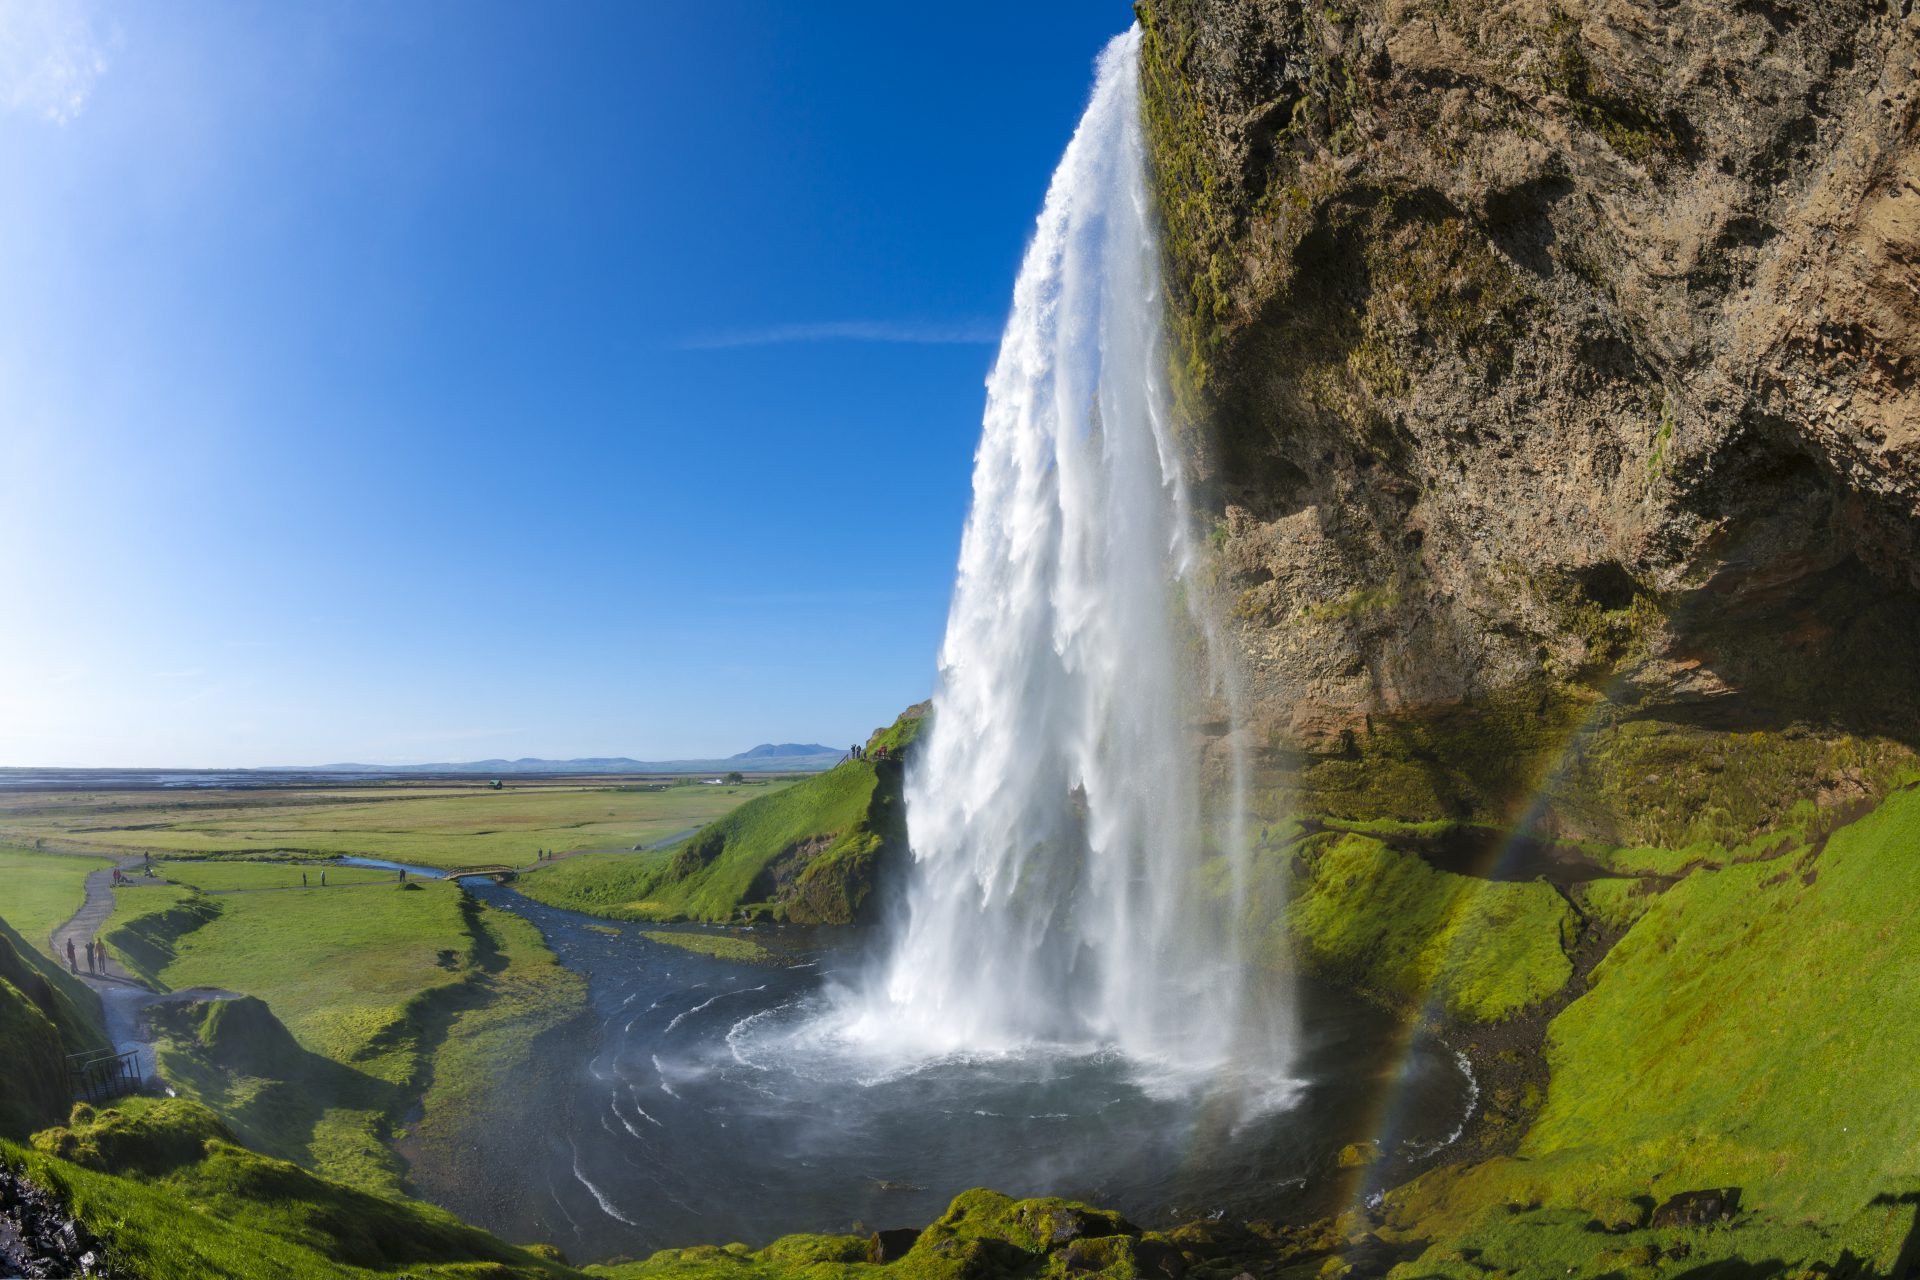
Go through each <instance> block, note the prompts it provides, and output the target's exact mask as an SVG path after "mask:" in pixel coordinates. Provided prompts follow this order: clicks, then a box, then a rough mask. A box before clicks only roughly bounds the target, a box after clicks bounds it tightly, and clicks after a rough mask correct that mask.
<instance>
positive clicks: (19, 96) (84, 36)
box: [0, 0, 110, 125]
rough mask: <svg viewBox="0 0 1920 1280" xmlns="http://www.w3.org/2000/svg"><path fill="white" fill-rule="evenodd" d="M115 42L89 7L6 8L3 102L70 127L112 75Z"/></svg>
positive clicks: (0, 45) (0, 74)
mask: <svg viewBox="0 0 1920 1280" xmlns="http://www.w3.org/2000/svg"><path fill="white" fill-rule="evenodd" d="M109 43H110V41H109V40H107V39H104V38H102V37H101V36H100V35H99V34H98V33H97V32H96V30H95V28H94V23H93V21H92V20H91V17H90V15H89V14H88V13H87V10H86V7H85V6H82V5H80V4H76V3H68V2H66V0H7V3H5V4H4V5H0V104H4V105H5V106H6V108H7V109H8V110H10V111H17V112H23V113H25V114H28V115H35V116H39V117H40V118H41V119H43V120H46V121H48V122H49V123H52V124H62V125H63V124H66V123H68V122H69V121H71V120H73V118H74V117H76V116H78V115H79V114H80V113H81V112H82V111H83V110H85V109H86V105H87V99H89V98H91V97H92V96H93V89H94V86H95V85H96V84H98V83H99V81H100V77H101V76H103V75H105V74H106V73H107V57H106V47H107V45H108V44H109Z"/></svg>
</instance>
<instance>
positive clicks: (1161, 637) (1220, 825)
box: [848, 29, 1291, 1081]
mask: <svg viewBox="0 0 1920 1280" xmlns="http://www.w3.org/2000/svg"><path fill="white" fill-rule="evenodd" d="M1139 44H1140V39H1139V32H1138V30H1137V29H1136V30H1135V31H1132V32H1129V33H1128V34H1126V35H1123V36H1120V37H1118V38H1116V39H1115V40H1114V41H1113V42H1112V43H1111V44H1109V45H1108V47H1107V49H1106V51H1105V52H1104V53H1103V55H1102V56H1101V58H1100V63H1099V72H1098V77H1097V81H1096V84H1095V87H1094V91H1093V97H1092V101H1091V103H1090V104H1089V105H1088V107H1087V111H1086V114H1085V116H1084V117H1083V118H1082V119H1081V121H1080V125H1079V128H1078V129H1077V130H1076V131H1075V133H1074V136H1073V140H1072V142H1071V143H1070V144H1069V145H1068V147H1067V150H1066V154H1065V156H1064V157H1063V158H1062V160H1061V162H1060V166H1059V168H1058V169H1057V170H1056V171H1055V173H1054V176H1053V181H1052V184H1051V185H1050V187H1049V188H1048V191H1047V199H1046V205H1045V208H1044V209H1043V211H1042V213H1041V215H1040V220H1039V225H1038V229H1037V231H1036V233H1035V236H1034V240H1033V243H1032V245H1031V246H1030V247H1029V249H1028V251H1027V255H1026V259H1025V261H1024V263H1023V264H1022V266H1021V270H1020V276H1019V280H1018V282H1017V283H1016V284H1015V286H1014V296H1013V312H1012V316H1011V318H1010V319H1009V321H1008V323H1007V328H1006V332H1005V335H1004V336H1003V338H1002V339H1001V346H1000V355H999V359H998V361H997V362H996V364H995V366H994V369H993V373H992V375H991V376H990V378H989V380H988V383H987V409H986V417H985V425H984V430H983V433H982V437H981V442H980V448H979V452H978V454H977V456H976V459H975V465H974V474H973V508H972V512H971V514H970V515H969V517H968V521H967V528H966V534H965V537H964V540H963V542H962V546H961V553H960V570H959V578H958V582H957V585H956V586H955V589H954V597H953V604H952V611H951V613H950V615H949V617H948V621H947V634H946V640H945V643H944V645H943V646H942V649H941V655H940V685H939V688H938V690H937V691H936V693H935V695H934V708H933V721H932V724H931V727H930V728H929V729H928V731H927V734H926V737H925V738H924V739H923V741H922V742H921V743H920V744H919V746H918V754H917V756H916V758H915V760H914V762H913V764H912V766H911V771H910V774H909V777H908V780H907V793H906V794H907V821H908V829H909V833H910V836H911V840H912V845H913V849H914V853H915V867H914V878H913V882H912V885H911V887H910V889H909V892H908V912H907V917H906V920H905V923H904V925H903V927H902V928H901V931H900V933H899V936H898V937H897V938H896V939H895V940H894V946H893V948H892V951H891V954H890V956H889V957H888V959H887V961H886V962H885V964H884V965H883V966H881V968H880V969H879V970H877V971H876V972H875V973H874V974H873V975H871V977H870V979H869V981H868V982H867V983H866V985H865V988H864V989H863V990H860V991H857V992H854V993H852V998H851V1008H850V1009H849V1010H848V1012H850V1013H851V1014H852V1030H853V1031H854V1033H855V1034H856V1035H857V1036H859V1037H861V1038H863V1039H867V1040H869V1041H871V1042H879V1043H884V1044H886V1045H888V1046H890V1047H892V1048H895V1049H898V1050H903V1051H906V1052H908V1053H911V1054H914V1055H918V1056H940V1055H945V1054H953V1053H969V1054H974V1053H990V1054H993V1053H1016V1052H1022V1051H1025V1050H1028V1049H1031V1048H1033V1047H1036V1046H1059V1047H1069V1048H1076V1049H1087V1048H1104V1047H1113V1048H1117V1049H1119V1050H1120V1051H1122V1052H1124V1053H1125V1054H1127V1055H1128V1056H1129V1057H1130V1058H1133V1059H1134V1060H1136V1061H1137V1062H1139V1063H1142V1064H1144V1065H1150V1066H1152V1067H1154V1068H1158V1069H1162V1070H1166V1071H1170V1072H1171V1073H1173V1074H1174V1075H1175V1076H1176V1077H1178V1078H1181V1079H1184V1080H1196V1079H1207V1080H1214V1079H1218V1078H1219V1077H1220V1076H1221V1075H1222V1074H1223V1073H1225V1072H1229V1071H1230V1072H1232V1073H1234V1074H1236V1075H1240V1074H1243V1073H1251V1074H1253V1075H1254V1076H1256V1077H1257V1078H1260V1079H1264V1080H1267V1081H1273V1080H1275V1079H1278V1078H1280V1077H1282V1076H1283V1075H1284V1072H1285V1070H1286V1066H1287V1062H1286V1057H1287V1053H1286V1045H1287V1042H1288V1041H1290V1039H1291V1036H1290V1035H1289V1034H1288V1033H1287V1027H1286V1026H1285V1025H1284V1018H1278V1017H1276V1016H1275V1013H1274V1010H1273V1009H1272V1008H1271V1007H1270V1004H1269V1002H1268V1001H1267V1000H1266V999H1264V998H1261V999H1256V998H1254V997H1253V996H1251V995H1250V993H1249V986H1248V982H1247V974H1248V970H1247V963H1246V956H1245V954H1244V950H1245V948H1244V946H1243V942H1242V938H1241V928H1240V924H1241V898H1242V891H1243V882H1244V860H1245V857H1246V849H1247V840H1246V833H1245V832H1244V830H1243V829H1242V826H1241V822H1242V817H1241V815H1242V813H1243V811H1244V807H1245V806H1244V795H1243V791H1244V780H1243V776H1242V769H1241V765H1240V761H1239V758H1238V753H1237V751H1235V752H1221V753H1217V754H1218V756H1219V757H1221V759H1220V760H1219V761H1217V762H1216V764H1215V766H1214V768H1215V770H1216V774H1215V776H1214V777H1213V778H1212V779H1210V782H1211V785H1207V786H1203V779H1202V745H1203V739H1202V737H1201V735H1200V733H1199V732H1198V731H1197V728H1196V721H1197V719H1198V718H1199V717H1200V715H1201V708H1202V707H1203V706H1204V705H1205V704H1206V703H1207V701H1208V700H1213V701H1214V702H1215V703H1216V704H1218V703H1224V704H1225V705H1226V706H1227V707H1228V708H1229V709H1230V710H1231V708H1232V707H1233V706H1234V704H1235V702H1236V700H1237V699H1236V697H1235V689H1234V686H1233V681H1232V678H1231V672H1230V669H1229V667H1228V664H1227V663H1226V662H1225V661H1224V660H1223V658H1222V655H1221V654H1220V652H1219V646H1218V645H1217V644H1216V643H1215V641H1214V635H1213V630H1212V627H1211V624H1210V622H1209V620H1208V617H1207V614H1206V611H1205V609H1204V607H1203V606H1202V604H1201V600H1202V597H1203V596H1204V594H1205V593H1204V591H1203V590H1202V589H1201V584H1200V583H1199V582H1198V581H1197V580H1196V574H1197V571H1198V569H1199V563H1200V555H1199V554H1198V552H1199V548H1198V547H1197V546H1196V544H1195V541H1194V536H1193V529H1192V517H1191V512H1190V511H1189V507H1188V499H1187V492H1186V486H1185V482H1184V480H1183V478H1182V472H1181V461H1180V451H1179V448H1178V446H1177V444H1176V442H1175V440H1174V439H1173V436H1172V424H1171V421H1170V414H1169V408H1168V397H1167V388H1166V385H1165V376H1164V375H1165V370H1166V353H1165V349H1164V346H1163V342H1162V334H1161V324H1160V319H1161V313H1162V308H1163V305H1164V300H1163V298H1162V297H1161V293H1160V257H1159V246H1158V243H1157V239H1156V225H1155V218H1154V214H1153V206H1152V202H1151V199H1150V193H1149V190H1148V185H1147V177H1146V173H1147V167H1146V166H1147V160H1146V152H1145V138H1144V136H1143V128H1142V123H1141V116H1140V92H1139ZM1216 714H1217V713H1216ZM1227 757H1230V760H1227V759H1226V758H1227ZM1156 1074H1158V1073H1157V1072H1156Z"/></svg>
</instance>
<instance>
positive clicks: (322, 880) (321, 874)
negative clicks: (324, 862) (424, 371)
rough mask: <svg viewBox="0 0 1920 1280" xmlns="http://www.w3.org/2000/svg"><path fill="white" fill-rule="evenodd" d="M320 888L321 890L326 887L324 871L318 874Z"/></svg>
mask: <svg viewBox="0 0 1920 1280" xmlns="http://www.w3.org/2000/svg"><path fill="white" fill-rule="evenodd" d="M320 887H321V888H322V889H324V888H326V887H327V873H326V872H324V871H322V872H321V873H320Z"/></svg>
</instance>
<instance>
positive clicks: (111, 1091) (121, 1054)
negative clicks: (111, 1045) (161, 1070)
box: [67, 1049, 144, 1102]
mask: <svg viewBox="0 0 1920 1280" xmlns="http://www.w3.org/2000/svg"><path fill="white" fill-rule="evenodd" d="M143 1078H144V1077H143V1075H142V1073H141V1070H140V1050H138V1049H127V1050H125V1051H120V1050H115V1049H95V1050H93V1051H92V1052H91V1053H72V1054H68V1055H67V1081H68V1083H69V1084H70V1085H71V1086H72V1088H73V1096H74V1097H76V1098H80V1099H83V1100H84V1101H87V1102H104V1101H106V1100H107V1099H109V1098H118V1097H122V1096H124V1095H126V1094H129V1093H138V1092H139V1090H140V1082H141V1080H142V1079H143Z"/></svg>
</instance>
